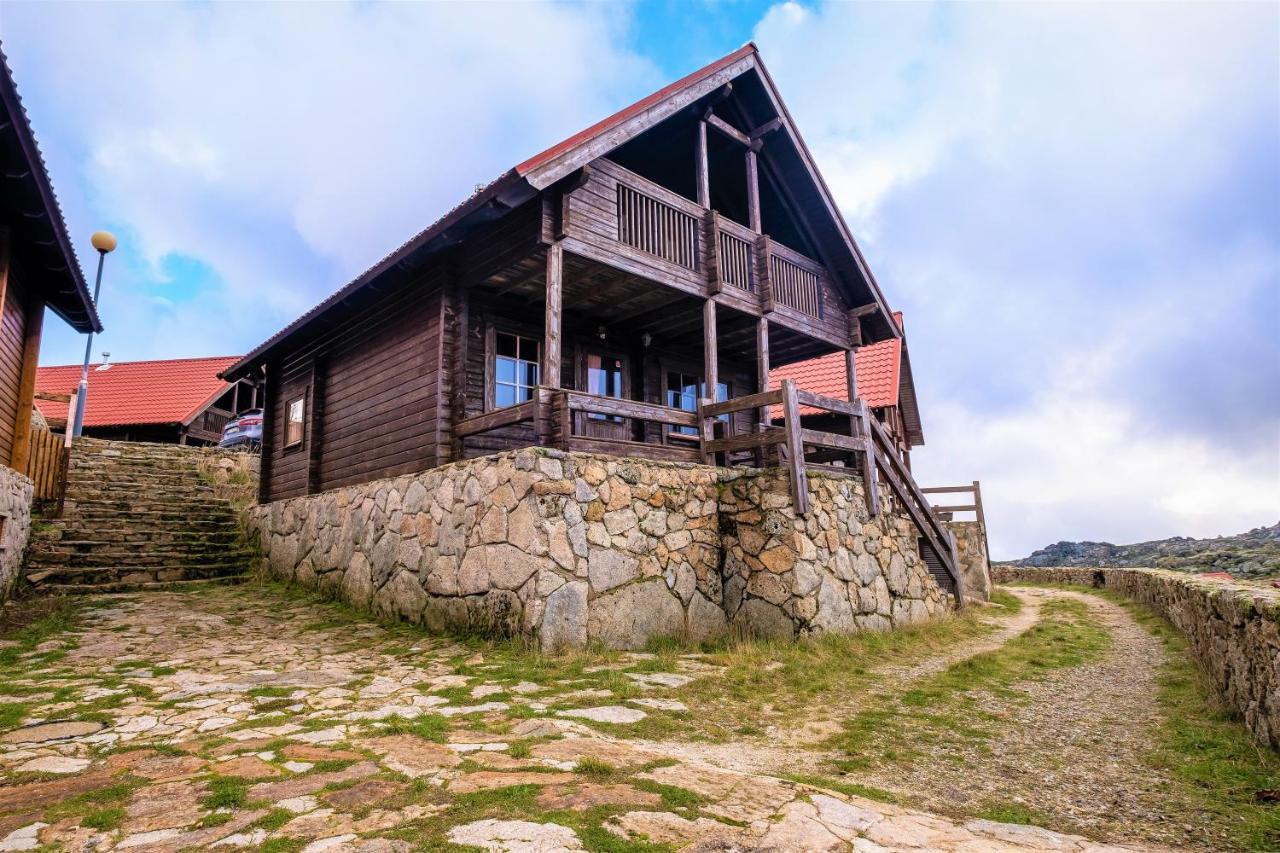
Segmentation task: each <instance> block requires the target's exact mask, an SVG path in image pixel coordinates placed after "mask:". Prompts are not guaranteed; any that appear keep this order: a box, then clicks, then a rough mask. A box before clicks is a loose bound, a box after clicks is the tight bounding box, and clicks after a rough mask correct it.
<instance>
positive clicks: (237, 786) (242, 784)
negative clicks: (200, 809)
mask: <svg viewBox="0 0 1280 853" xmlns="http://www.w3.org/2000/svg"><path fill="white" fill-rule="evenodd" d="M207 784H208V791H209V793H208V794H206V795H205V797H204V799H203V800H201V801H200V805H202V806H204V808H206V809H208V810H209V811H213V810H214V809H237V808H240V807H241V806H243V805H244V804H245V802H246V801H247V800H248V798H249V780H247V779H242V778H240V777H239V776H212V777H210V778H209V781H208V783H207Z"/></svg>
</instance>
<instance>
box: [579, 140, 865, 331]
mask: <svg viewBox="0 0 1280 853" xmlns="http://www.w3.org/2000/svg"><path fill="white" fill-rule="evenodd" d="M563 230H564V235H565V238H566V240H565V248H566V250H568V251H571V252H575V253H578V254H582V255H584V256H586V257H590V258H592V259H594V260H598V261H601V262H602V263H606V264H609V265H611V266H615V267H618V268H620V269H623V270H626V271H628V272H632V273H634V274H636V275H640V276H643V277H646V278H650V279H654V280H657V281H659V282H661V283H663V284H666V285H668V286H670V287H674V288H676V289H678V290H682V291H684V292H686V293H689V294H691V295H695V296H701V297H704V298H705V297H715V298H716V300H717V302H720V303H721V304H724V305H727V306H729V307H732V308H736V309H738V310H741V311H744V312H746V313H749V314H753V315H757V316H759V315H762V314H769V315H772V317H771V318H772V319H776V320H777V321H778V322H781V323H783V324H784V325H788V326H791V327H793V328H796V329H797V330H799V331H803V332H805V333H808V334H811V335H813V336H815V337H818V338H820V339H822V340H825V341H829V342H831V343H833V344H836V345H843V344H844V343H846V342H847V340H848V331H847V330H848V326H847V318H846V317H844V316H843V314H844V312H843V311H839V310H833V308H834V306H833V305H832V304H831V302H832V300H833V299H834V298H835V297H834V296H833V295H832V281H831V276H830V273H829V272H828V270H827V268H826V267H824V266H823V265H822V264H820V263H818V262H817V261H815V260H813V259H812V258H809V257H806V256H805V255H803V254H801V253H800V252H797V251H795V250H794V249H791V248H790V247H788V246H784V245H782V244H781V243H779V242H777V241H776V240H774V239H772V238H771V237H769V235H767V234H758V233H756V232H754V231H752V230H751V229H750V228H748V227H747V226H745V225H742V224H740V223H738V222H734V221H733V220H731V219H728V218H727V217H725V216H723V215H721V214H720V213H719V212H717V211H714V210H708V209H706V208H704V207H702V206H700V205H698V204H697V203H696V202H693V201H690V200H689V199H687V198H685V197H684V196H681V195H680V194H678V193H675V192H672V191H671V190H668V189H666V188H665V187H662V186H659V185H658V184H655V183H653V182H652V181H649V180H647V179H646V178H643V177H641V176H640V175H637V174H635V173H634V172H631V171H628V170H627V169H624V168H623V167H621V166H619V165H617V164H616V163H613V162H611V161H609V160H599V161H597V162H596V163H595V164H594V165H593V166H592V167H591V170H590V172H589V173H588V174H587V175H586V177H585V179H584V181H583V182H582V184H581V185H580V186H578V187H577V188H575V189H574V190H572V191H571V192H570V193H569V194H568V195H567V196H566V199H565V207H564V213H563Z"/></svg>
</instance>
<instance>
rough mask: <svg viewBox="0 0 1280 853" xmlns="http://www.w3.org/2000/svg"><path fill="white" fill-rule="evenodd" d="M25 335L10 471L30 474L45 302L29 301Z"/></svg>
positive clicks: (38, 300)
mask: <svg viewBox="0 0 1280 853" xmlns="http://www.w3.org/2000/svg"><path fill="white" fill-rule="evenodd" d="M27 298H28V299H29V300H30V301H29V302H28V304H27V306H26V323H25V333H24V336H23V339H22V373H21V378H20V379H19V380H18V420H17V422H16V423H15V424H14V425H13V448H12V449H11V450H10V453H9V467H10V468H12V469H13V470H15V471H18V472H20V473H23V474H25V473H27V466H28V463H29V462H30V459H31V408H32V406H33V405H34V404H35V395H36V364H37V362H38V361H39V360H40V332H41V330H42V329H43V327H44V300H42V299H40V298H39V297H38V296H36V295H35V294H32V295H31V296H29V297H27ZM19 310H21V309H19Z"/></svg>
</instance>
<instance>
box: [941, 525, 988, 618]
mask: <svg viewBox="0 0 1280 853" xmlns="http://www.w3.org/2000/svg"><path fill="white" fill-rule="evenodd" d="M943 525H945V526H946V527H947V529H948V530H950V531H951V532H952V533H953V534H954V535H955V537H956V566H957V568H959V570H960V577H961V579H962V580H963V581H964V595H965V598H975V599H978V600H980V601H990V600H991V562H990V556H989V555H988V554H987V536H986V533H985V532H984V531H983V529H982V525H981V524H980V523H979V522H976V521H944V522H943Z"/></svg>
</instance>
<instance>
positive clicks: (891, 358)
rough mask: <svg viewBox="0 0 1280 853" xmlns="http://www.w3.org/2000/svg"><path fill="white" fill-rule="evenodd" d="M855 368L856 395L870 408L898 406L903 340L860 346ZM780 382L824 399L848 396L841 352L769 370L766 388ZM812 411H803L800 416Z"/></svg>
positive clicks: (845, 397) (890, 340) (856, 355)
mask: <svg viewBox="0 0 1280 853" xmlns="http://www.w3.org/2000/svg"><path fill="white" fill-rule="evenodd" d="M854 358H855V362H856V364H857V368H858V395H859V396H860V397H862V399H864V400H866V401H867V405H868V406H870V407H871V408H873V409H882V408H885V407H888V406H896V405H898V388H899V380H900V376H901V366H902V339H901V338H890V339H889V340H887V341H878V342H876V343H874V344H871V345H870V346H865V347H859V348H858V351H857V353H856V354H855V356H854ZM783 379H794V380H795V381H796V386H797V387H799V388H801V389H803V390H805V391H812V392H813V393H815V394H823V395H825V396H827V397H839V398H840V399H841V400H844V399H847V398H848V396H849V390H848V389H849V386H848V383H847V374H846V372H845V369H844V353H843V352H833V353H830V354H828V355H823V356H819V357H818V358H811V359H809V360H808V361H799V362H796V363H795V364H788V365H787V366H786V367H776V368H774V369H773V370H770V371H769V385H770V386H771V387H773V388H777V387H779V386H780V385H781V384H782V380H783ZM812 411H813V410H809V409H802V413H803V414H811V413H812Z"/></svg>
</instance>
